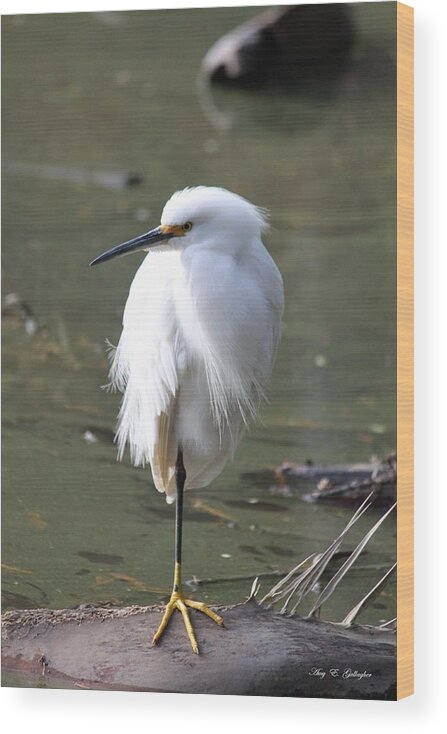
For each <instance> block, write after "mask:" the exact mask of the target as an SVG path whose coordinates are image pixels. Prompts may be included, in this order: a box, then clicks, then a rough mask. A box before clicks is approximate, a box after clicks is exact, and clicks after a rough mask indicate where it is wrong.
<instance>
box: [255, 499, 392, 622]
mask: <svg viewBox="0 0 447 734" xmlns="http://www.w3.org/2000/svg"><path fill="white" fill-rule="evenodd" d="M371 496H372V493H371V494H370V495H369V496H368V497H367V498H366V499H365V500H364V501H363V502H362V504H361V505H360V507H359V508H358V509H357V510H356V512H355V513H354V515H353V516H352V517H351V519H350V520H349V522H348V523H347V525H346V526H345V527H344V529H343V530H342V531H341V533H340V534H339V535H338V536H337V537H336V538H335V540H333V541H332V543H331V544H330V545H329V546H328V547H327V548H326V550H325V551H323V553H313V554H312V555H310V556H308V557H307V558H306V559H305V560H304V561H301V563H299V564H298V565H297V566H295V568H293V569H292V570H291V571H290V572H289V573H288V574H287V575H286V576H285V577H284V578H283V579H281V581H279V582H278V583H277V584H275V586H274V587H273V588H272V589H270V591H269V592H268V593H267V594H266V595H265V596H264V597H263V598H262V599H261V601H260V603H261V604H263V605H265V606H267V607H270V606H273V605H274V604H276V603H277V602H278V601H281V600H283V599H285V601H284V603H283V606H282V608H281V610H280V611H281V614H294V613H295V612H296V610H297V608H298V606H299V605H300V604H301V602H302V601H303V599H304V598H305V597H306V596H307V595H308V594H309V593H310V592H311V591H312V589H313V588H314V587H315V584H316V583H317V582H318V580H319V579H320V577H321V576H322V574H323V572H324V571H325V569H326V568H327V566H328V564H329V562H330V561H331V559H332V558H333V557H334V555H335V554H336V553H337V551H338V549H339V547H340V545H341V543H342V541H343V540H344V538H345V536H346V534H347V533H348V531H349V530H350V529H351V528H352V526H353V525H354V523H356V522H357V520H359V518H360V517H361V516H362V515H363V513H364V512H366V510H367V509H368V508H369V507H370V502H369V500H370V498H371ZM395 507H396V505H393V507H391V508H390V509H389V510H388V511H387V512H386V513H385V514H384V515H382V517H381V518H380V519H379V520H378V521H377V522H376V523H375V524H374V525H373V527H372V528H371V529H370V530H369V531H368V532H367V533H366V534H365V536H364V537H363V538H362V540H361V541H360V543H358V545H357V546H356V548H355V549H354V550H353V551H352V553H351V554H350V555H349V557H348V558H347V559H346V561H345V562H344V563H343V565H342V566H341V567H340V568H339V569H338V571H337V572H336V573H335V574H334V576H333V577H332V578H331V580H330V581H329V582H328V584H327V585H326V586H325V587H324V589H323V591H322V592H321V593H320V595H319V596H318V598H317V600H316V602H315V603H314V605H313V606H312V608H311V610H310V612H309V614H308V616H310V617H314V616H316V615H317V614H318V612H319V611H320V609H321V607H322V606H323V604H325V603H326V602H327V601H328V599H329V598H330V597H331V596H332V594H333V592H334V591H335V589H336V588H337V586H338V584H339V583H340V581H341V580H342V579H343V578H344V577H345V576H346V574H347V573H348V571H349V569H350V568H351V566H352V565H353V563H354V562H355V561H356V559H357V558H358V556H359V555H360V553H361V552H362V550H363V549H364V547H365V545H366V544H367V543H368V541H369V540H370V539H371V538H372V536H373V535H374V533H375V532H376V531H377V530H378V528H379V527H380V526H381V524H382V523H383V521H384V520H385V519H386V517H388V515H389V514H390V513H391V512H392V510H393V509H394V508H395ZM394 568H395V566H393V568H392V569H390V570H389V571H388V572H387V573H386V574H385V576H384V577H383V578H382V579H381V580H380V581H379V582H378V584H376V586H374V588H373V589H371V591H370V592H368V594H367V595H366V596H365V597H364V598H363V599H362V600H361V601H360V602H359V603H358V604H357V605H356V606H355V607H354V608H353V609H352V610H351V611H350V612H349V613H348V615H347V616H346V617H345V619H344V620H343V622H342V624H343V625H344V626H350V625H351V624H352V623H353V622H354V620H355V619H356V617H357V616H358V615H359V614H360V612H362V611H363V610H364V609H366V608H367V607H368V606H369V605H370V604H371V602H372V601H373V599H374V598H375V596H376V595H377V594H378V593H379V592H380V591H381V590H382V589H383V587H384V586H385V584H386V583H387V582H388V581H389V579H390V578H391V576H392V572H393V571H394ZM292 604H293V606H289V605H292ZM390 625H391V623H390Z"/></svg>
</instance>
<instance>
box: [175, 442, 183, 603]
mask: <svg viewBox="0 0 447 734" xmlns="http://www.w3.org/2000/svg"><path fill="white" fill-rule="evenodd" d="M175 481H176V485H177V500H176V505H175V573H174V591H179V590H180V584H181V581H180V568H181V564H182V530H183V491H184V489H185V481H186V470H185V465H184V463H183V450H182V447H181V446H179V447H178V451H177V460H176V462H175ZM177 575H178V579H177Z"/></svg>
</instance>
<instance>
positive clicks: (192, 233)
mask: <svg viewBox="0 0 447 734" xmlns="http://www.w3.org/2000/svg"><path fill="white" fill-rule="evenodd" d="M266 228H267V215H266V212H265V211H264V210H263V209H260V208H259V207H257V206H254V204H251V203H250V202H249V201H247V200H246V199H244V198H243V197H242V196H238V195H237V194H233V193H231V191H227V190H226V189H220V188H217V187H214V186H196V187H194V188H187V189H183V190H182V191H177V192H176V193H175V194H173V195H172V196H171V198H170V199H169V200H168V201H167V202H166V204H165V207H164V209H163V213H162V215H161V224H160V225H159V226H158V227H155V229H151V230H150V231H149V232H146V233H145V234H142V235H140V236H139V237H135V238H134V239H132V240H129V241H128V242H124V243H123V244H121V245H118V246H116V247H112V249H111V250H107V252H104V253H103V254H102V255H100V256H99V257H97V258H96V259H95V260H93V262H91V263H90V264H91V265H96V264H98V263H101V262H105V261H106V260H110V259H111V258H113V257H122V256H123V255H128V254H129V253H131V252H137V251H138V250H149V249H150V248H151V247H155V246H157V245H162V244H165V245H167V246H172V245H174V246H176V247H182V248H183V247H188V246H190V245H192V244H194V245H195V246H204V247H220V248H226V249H227V248H239V247H240V246H241V244H242V243H248V242H251V241H253V240H254V239H259V237H260V236H261V233H262V231H263V230H265V229H266Z"/></svg>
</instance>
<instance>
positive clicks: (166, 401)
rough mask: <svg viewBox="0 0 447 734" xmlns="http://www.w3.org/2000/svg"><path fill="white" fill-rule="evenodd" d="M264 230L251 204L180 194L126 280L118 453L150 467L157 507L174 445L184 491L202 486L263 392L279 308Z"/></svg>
mask: <svg viewBox="0 0 447 734" xmlns="http://www.w3.org/2000/svg"><path fill="white" fill-rule="evenodd" d="M266 227H267V224H266V218H265V213H264V212H263V211H262V210H260V209H259V208H257V207H255V206H253V205H252V204H250V203H249V202H248V201H246V200H245V199H243V198H241V197H240V196H237V195H236V194H233V193H230V192H229V191H226V190H224V189H219V188H212V187H204V186H199V187H196V188H190V189H184V190H183V191H179V192H177V193H175V194H174V195H173V196H172V197H171V199H169V201H168V202H167V204H166V205H165V207H164V210H163V214H162V217H161V227H160V228H159V230H157V231H160V232H164V233H165V234H164V235H163V237H164V238H165V239H164V240H163V241H162V243H161V244H157V245H156V246H151V248H150V250H149V249H148V254H147V256H146V258H145V259H144V261H143V263H142V265H141V266H140V268H139V269H138V271H137V273H136V275H135V278H134V280H133V283H132V285H131V288H130V292H129V297H128V300H127V303H126V307H125V311H124V318H123V331H122V334H121V338H120V341H119V344H118V347H117V348H116V350H115V351H114V354H113V357H112V366H111V372H110V378H111V383H112V385H113V386H115V387H116V388H117V389H118V390H120V391H121V392H123V393H124V395H123V399H122V404H121V409H120V413H119V423H118V431H117V441H118V451H119V457H120V458H121V457H122V456H123V452H124V449H125V445H126V443H129V446H130V454H131V458H132V461H133V462H134V463H135V464H136V465H144V464H145V463H146V462H150V465H151V467H152V474H153V478H154V482H155V485H156V487H157V489H158V490H159V491H160V492H165V493H166V498H167V500H168V502H169V501H173V500H174V499H175V495H176V482H175V462H176V456H177V450H178V446H179V445H180V446H181V447H182V449H183V460H184V466H185V469H186V485H185V486H186V488H187V489H188V488H199V487H204V486H206V485H208V484H209V483H210V482H211V481H212V480H213V479H214V478H215V477H216V476H217V475H218V474H219V473H220V472H221V471H222V469H223V466H224V464H225V461H226V460H227V458H228V457H231V456H232V455H233V454H234V451H235V450H236V448H237V446H238V444H239V441H240V439H241V437H242V435H243V432H244V429H245V427H246V425H247V423H248V421H249V420H250V419H251V418H253V417H254V416H255V415H256V412H257V410H258V407H259V403H260V401H261V400H262V399H264V398H265V396H266V391H267V387H268V383H269V379H270V376H271V372H272V368H273V364H274V359H275V354H276V349H277V345H278V339H279V334H280V323H281V317H282V312H283V305H284V295H283V284H282V278H281V275H280V272H279V270H278V268H277V267H276V265H275V263H274V261H273V260H272V258H271V257H270V255H269V253H268V252H267V250H266V249H265V247H264V245H263V244H262V241H261V235H262V232H263V231H264V230H265V229H266ZM169 232H171V233H172V237H169V238H168V234H166V233H169ZM149 234H151V233H149ZM133 242H136V240H135V241H132V243H133ZM121 247H122V246H121ZM132 248H133V249H137V248H135V247H134V246H133V245H132ZM117 249H118V248H115V250H117ZM128 249H129V248H128ZM138 249H144V248H141V247H140V248H138ZM119 254H120V253H119ZM98 260H99V258H98Z"/></svg>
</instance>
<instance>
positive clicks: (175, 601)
mask: <svg viewBox="0 0 447 734" xmlns="http://www.w3.org/2000/svg"><path fill="white" fill-rule="evenodd" d="M188 607H190V608H191V609H197V610H198V611H199V612H203V614H206V615H207V617H209V618H210V619H212V620H213V621H214V622H216V624H219V625H220V626H221V627H224V621H223V619H222V617H220V616H219V615H218V614H216V612H213V610H212V609H209V607H207V606H206V604H204V603H203V602H201V601H192V600H191V599H185V597H184V596H183V593H182V592H181V591H173V592H172V595H171V598H170V600H169V601H168V603H167V605H166V609H165V613H164V615H163V619H162V620H161V623H160V626H159V628H158V630H157V631H156V633H155V635H154V636H153V638H152V644H153V645H156V644H157V643H158V642H159V641H160V639H161V637H162V636H163V634H164V632H165V630H166V627H167V626H168V624H169V620H170V619H171V617H172V615H173V614H174V610H175V609H178V610H179V612H181V615H182V617H183V622H184V624H185V627H186V632H187V634H188V637H189V641H190V643H191V647H192V650H193V652H195V653H196V654H197V655H198V654H199V646H198V644H197V640H196V636H195V634H194V629H193V626H192V624H191V620H190V618H189V613H188Z"/></svg>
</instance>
